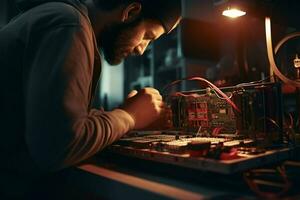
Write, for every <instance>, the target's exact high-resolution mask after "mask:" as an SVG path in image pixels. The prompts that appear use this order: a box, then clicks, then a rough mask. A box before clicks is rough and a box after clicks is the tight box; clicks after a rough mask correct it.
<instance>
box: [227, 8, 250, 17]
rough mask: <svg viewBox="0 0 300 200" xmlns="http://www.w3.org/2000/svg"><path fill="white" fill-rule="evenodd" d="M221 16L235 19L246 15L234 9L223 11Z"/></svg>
mask: <svg viewBox="0 0 300 200" xmlns="http://www.w3.org/2000/svg"><path fill="white" fill-rule="evenodd" d="M222 15H224V16H226V17H230V18H237V17H241V16H243V15H246V12H244V11H241V10H238V9H235V8H234V9H228V10H224V11H223V13H222Z"/></svg>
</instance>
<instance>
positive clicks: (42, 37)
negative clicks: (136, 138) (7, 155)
mask: <svg viewBox="0 0 300 200" xmlns="http://www.w3.org/2000/svg"><path fill="white" fill-rule="evenodd" d="M29 45H30V47H29V48H28V49H27V52H28V55H27V58H25V60H26V62H25V64H24V66H28V67H29V69H30V70H29V73H28V74H25V77H26V78H25V80H26V81H25V84H26V87H25V91H24V94H25V102H26V107H25V113H26V116H25V118H26V135H25V140H26V143H27V145H28V149H29V152H30V154H31V155H32V157H33V159H34V160H35V161H36V163H37V164H38V166H40V167H41V168H43V169H45V170H56V169H59V168H62V167H65V166H69V165H72V164H75V163H78V162H79V161H81V160H84V159H86V158H88V157H90V156H92V155H94V154H95V153H96V152H98V151H99V150H101V149H102V148H104V147H105V146H107V145H109V144H111V143H112V142H113V141H115V140H117V139H118V138H120V137H121V136H122V135H123V134H124V133H126V132H127V131H128V130H130V129H131V128H133V127H134V120H133V118H132V117H131V115H129V114H128V113H127V112H125V111H123V110H121V109H116V110H114V111H112V112H101V111H98V110H91V111H90V110H88V105H89V95H90V92H91V91H90V90H91V81H92V73H93V64H94V63H93V62H94V47H93V42H92V36H91V34H89V33H88V31H87V30H85V29H84V28H83V27H82V26H79V25H78V26H77V25H70V26H68V25H65V26H59V27H56V28H53V29H51V30H45V31H42V33H39V34H36V36H35V38H31V40H30V42H29Z"/></svg>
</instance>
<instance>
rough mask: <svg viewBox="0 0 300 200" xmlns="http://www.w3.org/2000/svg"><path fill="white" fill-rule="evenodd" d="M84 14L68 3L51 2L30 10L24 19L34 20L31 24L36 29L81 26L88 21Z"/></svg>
mask: <svg viewBox="0 0 300 200" xmlns="http://www.w3.org/2000/svg"><path fill="white" fill-rule="evenodd" d="M82 12H83V11H80V10H79V9H78V8H76V7H75V6H72V5H70V4H67V3H63V2H49V3H44V4H41V5H39V6H36V7H34V8H32V9H30V10H28V11H27V12H25V13H24V18H30V19H32V20H31V22H30V23H31V25H34V26H36V27H45V26H46V27H48V26H51V27H55V26H67V25H74V26H76V25H79V26H80V25H82V24H84V23H87V21H88V19H87V17H86V16H84V14H83V13H82Z"/></svg>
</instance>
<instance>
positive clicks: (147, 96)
mask: <svg viewBox="0 0 300 200" xmlns="http://www.w3.org/2000/svg"><path fill="white" fill-rule="evenodd" d="M163 107H164V104H163V101H162V96H161V95H160V94H159V91H157V90H156V89H154V88H144V89H142V90H140V91H139V92H137V91H136V90H133V91H132V92H131V93H130V94H129V95H128V98H127V100H126V102H125V103H124V105H123V106H122V109H123V110H125V111H126V112H128V113H129V114H130V115H131V116H132V117H133V119H134V121H135V127H134V129H142V128H145V127H147V126H149V125H150V124H151V123H152V122H154V121H155V120H157V119H158V118H159V116H160V113H161V112H162V109H163Z"/></svg>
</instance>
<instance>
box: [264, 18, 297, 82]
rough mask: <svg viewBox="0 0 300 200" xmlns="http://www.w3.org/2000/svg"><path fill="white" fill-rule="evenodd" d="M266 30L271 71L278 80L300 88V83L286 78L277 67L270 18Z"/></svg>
mask: <svg viewBox="0 0 300 200" xmlns="http://www.w3.org/2000/svg"><path fill="white" fill-rule="evenodd" d="M265 29H266V42H267V53H268V59H269V62H270V66H271V69H272V70H273V71H274V73H275V75H276V76H278V78H280V79H281V80H282V81H283V82H284V83H286V84H289V85H293V86H295V87H299V88H300V82H299V81H294V80H291V79H289V78H287V77H286V76H284V75H283V74H282V73H281V72H280V70H279V69H278V67H277V66H276V63H275V60H274V55H273V46H272V31H271V19H270V17H266V18H265ZM291 36H293V37H295V36H294V35H290V36H287V37H286V40H288V39H290V38H292V37H291ZM297 36H298V35H297ZM284 39H285V38H284ZM286 40H282V41H281V42H280V43H279V44H283V43H284V42H285V41H286ZM277 46H281V45H277ZM278 48H279V47H278ZM277 50H278V49H277Z"/></svg>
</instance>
